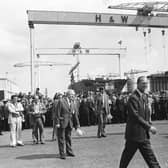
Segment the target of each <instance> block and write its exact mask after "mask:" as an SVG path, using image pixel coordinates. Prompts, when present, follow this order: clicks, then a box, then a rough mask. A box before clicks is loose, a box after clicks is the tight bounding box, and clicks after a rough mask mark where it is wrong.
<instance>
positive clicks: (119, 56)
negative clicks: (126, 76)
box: [118, 54, 121, 78]
mask: <svg viewBox="0 0 168 168" xmlns="http://www.w3.org/2000/svg"><path fill="white" fill-rule="evenodd" d="M118 69H119V75H120V78H121V55H120V54H118Z"/></svg>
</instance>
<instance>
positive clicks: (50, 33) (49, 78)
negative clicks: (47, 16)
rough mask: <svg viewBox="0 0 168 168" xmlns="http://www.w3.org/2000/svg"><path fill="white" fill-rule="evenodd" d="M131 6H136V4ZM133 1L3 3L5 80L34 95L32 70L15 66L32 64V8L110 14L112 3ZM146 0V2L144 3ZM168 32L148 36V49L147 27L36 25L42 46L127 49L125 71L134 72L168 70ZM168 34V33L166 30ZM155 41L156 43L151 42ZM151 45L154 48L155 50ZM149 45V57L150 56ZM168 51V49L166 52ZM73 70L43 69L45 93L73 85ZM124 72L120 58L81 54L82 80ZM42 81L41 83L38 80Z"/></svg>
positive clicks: (0, 68) (1, 67)
mask: <svg viewBox="0 0 168 168" xmlns="http://www.w3.org/2000/svg"><path fill="white" fill-rule="evenodd" d="M129 1H130V2H135V1H133V0H132V1H131V0H129ZM116 2H117V3H120V2H128V1H122V0H120V1H119V0H54V1H53V0H4V1H0V16H1V26H0V37H1V40H0V77H8V78H9V79H11V80H13V81H15V82H16V83H17V84H18V85H19V87H20V90H21V91H23V92H28V91H30V68H29V67H23V68H15V67H13V65H14V64H16V63H22V62H28V61H30V46H29V44H30V40H29V28H28V17H27V13H26V11H27V10H52V11H76V12H80V11H82V12H107V13H112V12H113V11H112V10H110V9H107V6H108V5H109V4H117V3H116ZM141 2H142V1H141ZM161 30H162V29H152V32H151V37H149V36H148V37H147V41H146V42H147V45H145V40H144V36H143V31H147V29H143V28H139V31H136V30H135V28H134V27H131V28H128V27H98V26H64V25H62V26H61V25H52V26H51V25H37V26H36V25H35V47H36V48H58V47H67V48H71V47H72V46H73V44H74V43H75V42H80V44H81V47H83V48H92V47H96V48H97V47H99V48H104V47H107V48H110V47H112V48H113V47H119V44H118V41H119V40H122V47H127V52H126V55H125V56H124V57H122V60H121V69H122V73H124V72H126V71H129V70H130V69H139V70H148V71H149V72H151V73H152V72H157V71H162V70H165V69H166V67H167V61H168V60H167V58H166V57H165V53H164V51H166V53H167V45H165V44H167V35H166V36H165V38H163V37H162V34H161ZM166 33H167V30H166ZM150 38H151V40H150ZM150 41H151V42H150ZM149 46H150V47H149ZM145 47H147V48H148V49H149V50H150V52H149V51H148V56H147V57H146V54H145V51H146V50H145ZM164 47H166V49H165V50H164ZM40 60H42V61H55V62H64V63H71V64H73V63H75V58H74V57H73V56H41V57H40ZM71 67H72V66H55V67H41V68H40V78H39V79H40V89H41V92H43V93H44V90H45V88H47V89H48V93H49V95H50V96H53V95H54V93H55V92H56V91H61V92H63V91H65V90H66V89H67V86H68V85H69V83H70V77H69V76H68V72H69V70H70V69H71ZM108 73H118V59H117V57H116V56H80V76H81V78H84V77H86V76H88V75H90V76H94V75H99V74H103V75H104V74H108ZM36 81H37V80H36Z"/></svg>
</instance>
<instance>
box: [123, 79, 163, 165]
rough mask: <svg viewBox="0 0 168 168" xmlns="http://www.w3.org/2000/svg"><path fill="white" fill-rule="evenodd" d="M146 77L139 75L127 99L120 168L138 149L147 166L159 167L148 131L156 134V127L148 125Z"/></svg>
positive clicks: (127, 162) (126, 163)
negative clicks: (123, 144)
mask: <svg viewBox="0 0 168 168" xmlns="http://www.w3.org/2000/svg"><path fill="white" fill-rule="evenodd" d="M146 88H147V78H146V77H144V76H141V77H139V78H138V80H137V89H136V90H135V91H134V92H133V94H132V95H131V96H130V98H129V100H128V118H127V124H126V132H125V138H126V143H125V148H124V151H123V153H122V156H121V160H120V168H126V167H127V166H128V164H129V162H130V160H131V159H132V157H133V156H134V154H135V152H136V151H137V149H139V151H140V153H141V154H142V156H143V158H144V160H145V161H146V163H147V165H148V166H149V168H160V165H159V163H158V161H157V159H156V157H155V154H154V152H153V150H152V148H151V144H150V140H149V139H150V137H149V132H151V133H152V134H156V128H155V127H154V126H151V125H150V122H149V119H150V111H149V109H148V102H147V96H146V94H145V90H146Z"/></svg>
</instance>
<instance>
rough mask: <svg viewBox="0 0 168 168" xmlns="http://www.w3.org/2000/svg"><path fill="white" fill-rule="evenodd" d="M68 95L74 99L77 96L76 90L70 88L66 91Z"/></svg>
mask: <svg viewBox="0 0 168 168" xmlns="http://www.w3.org/2000/svg"><path fill="white" fill-rule="evenodd" d="M66 95H67V97H68V98H69V99H71V100H73V99H74V97H75V92H74V90H72V89H68V91H67V92H66Z"/></svg>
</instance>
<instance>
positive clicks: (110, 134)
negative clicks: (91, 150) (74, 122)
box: [72, 132, 124, 139]
mask: <svg viewBox="0 0 168 168" xmlns="http://www.w3.org/2000/svg"><path fill="white" fill-rule="evenodd" d="M106 135H107V136H112V135H124V133H123V132H115V133H107V134H106ZM92 138H97V136H96V135H95V136H76V137H72V139H92Z"/></svg>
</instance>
